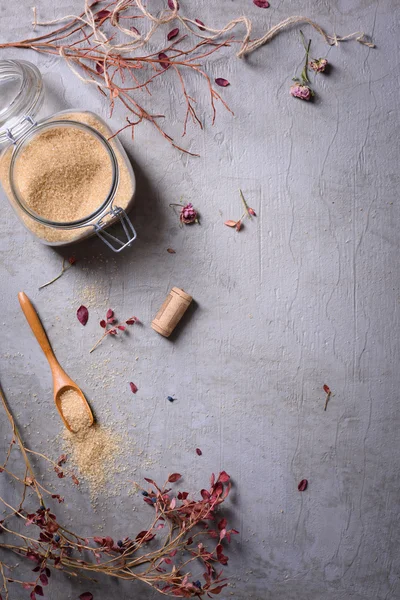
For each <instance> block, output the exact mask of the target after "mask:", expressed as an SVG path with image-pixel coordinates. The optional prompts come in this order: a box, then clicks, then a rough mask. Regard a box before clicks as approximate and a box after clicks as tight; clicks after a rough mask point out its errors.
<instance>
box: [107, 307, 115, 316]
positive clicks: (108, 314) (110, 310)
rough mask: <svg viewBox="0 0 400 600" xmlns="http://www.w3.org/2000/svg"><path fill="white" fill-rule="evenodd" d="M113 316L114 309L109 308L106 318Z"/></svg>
mask: <svg viewBox="0 0 400 600" xmlns="http://www.w3.org/2000/svg"><path fill="white" fill-rule="evenodd" d="M113 316H114V311H113V310H112V309H111V308H109V309H108V311H107V314H106V319H112V317H113Z"/></svg>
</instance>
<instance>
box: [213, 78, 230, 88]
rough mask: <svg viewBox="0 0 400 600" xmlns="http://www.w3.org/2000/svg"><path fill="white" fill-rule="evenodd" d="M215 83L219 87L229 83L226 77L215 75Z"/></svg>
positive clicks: (226, 85)
mask: <svg viewBox="0 0 400 600" xmlns="http://www.w3.org/2000/svg"><path fill="white" fill-rule="evenodd" d="M215 83H216V84H217V85H219V86H221V87H228V85H231V84H230V83H229V81H228V80H227V79H224V78H223V77H217V79H216V80H215Z"/></svg>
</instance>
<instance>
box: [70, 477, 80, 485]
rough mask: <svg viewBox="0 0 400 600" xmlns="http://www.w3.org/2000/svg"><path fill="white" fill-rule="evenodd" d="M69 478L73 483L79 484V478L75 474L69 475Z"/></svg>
mask: <svg viewBox="0 0 400 600" xmlns="http://www.w3.org/2000/svg"><path fill="white" fill-rule="evenodd" d="M71 479H72V482H73V483H74V484H75V485H79V479H78V478H77V477H76V475H71Z"/></svg>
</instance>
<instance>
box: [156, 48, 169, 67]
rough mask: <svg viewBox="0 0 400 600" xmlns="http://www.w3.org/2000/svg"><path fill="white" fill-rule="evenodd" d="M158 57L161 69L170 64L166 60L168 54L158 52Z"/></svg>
mask: <svg viewBox="0 0 400 600" xmlns="http://www.w3.org/2000/svg"><path fill="white" fill-rule="evenodd" d="M158 59H159V61H160V65H161V66H162V68H163V69H168V68H169V67H170V66H171V65H170V63H169V62H168V56H167V55H166V54H165V52H160V54H159V55H158Z"/></svg>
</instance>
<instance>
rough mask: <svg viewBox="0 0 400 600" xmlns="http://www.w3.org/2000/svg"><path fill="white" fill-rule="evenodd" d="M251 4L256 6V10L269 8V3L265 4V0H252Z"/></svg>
mask: <svg viewBox="0 0 400 600" xmlns="http://www.w3.org/2000/svg"><path fill="white" fill-rule="evenodd" d="M253 4H255V5H256V6H258V8H269V2H267V0H253Z"/></svg>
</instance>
